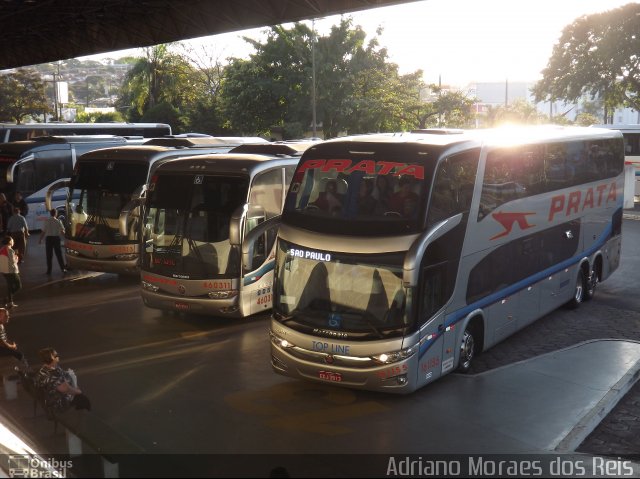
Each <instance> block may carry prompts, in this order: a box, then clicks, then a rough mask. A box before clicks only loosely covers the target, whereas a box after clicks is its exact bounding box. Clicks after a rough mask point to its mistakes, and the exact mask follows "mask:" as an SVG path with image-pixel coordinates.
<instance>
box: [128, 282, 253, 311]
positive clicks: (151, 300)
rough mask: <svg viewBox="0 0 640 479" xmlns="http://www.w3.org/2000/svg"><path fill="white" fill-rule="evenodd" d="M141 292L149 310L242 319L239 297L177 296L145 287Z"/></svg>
mask: <svg viewBox="0 0 640 479" xmlns="http://www.w3.org/2000/svg"><path fill="white" fill-rule="evenodd" d="M140 291H141V295H142V301H143V302H144V304H145V306H148V307H149V308H154V309H160V310H162V311H178V312H182V313H193V314H203V315H212V316H224V317H230V318H239V317H241V313H240V308H239V306H238V296H235V297H233V298H229V299H211V298H206V297H196V298H194V297H186V296H175V295H172V294H167V293H163V292H162V291H155V292H154V291H149V290H148V289H145V287H144V286H143V287H142V288H141V290H140Z"/></svg>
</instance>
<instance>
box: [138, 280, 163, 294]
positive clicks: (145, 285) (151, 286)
mask: <svg viewBox="0 0 640 479" xmlns="http://www.w3.org/2000/svg"><path fill="white" fill-rule="evenodd" d="M141 284H142V287H143V288H144V289H146V290H148V291H151V292H152V293H155V292H156V291H158V290H159V289H160V287H159V286H156V285H155V284H151V283H148V282H146V281H142V282H141Z"/></svg>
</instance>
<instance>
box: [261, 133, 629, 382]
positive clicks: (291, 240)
mask: <svg viewBox="0 0 640 479" xmlns="http://www.w3.org/2000/svg"><path fill="white" fill-rule="evenodd" d="M623 170H624V148H623V141H622V135H621V134H620V132H617V131H610V130H604V129H596V128H565V127H554V126H550V127H529V128H512V129H496V130H478V131H470V132H459V133H458V134H447V135H441V134H428V133H427V134H421V133H415V134H414V133H405V134H387V135H384V134H381V135H367V136H356V137H350V138H343V139H338V140H333V141H326V142H324V143H321V144H319V145H317V146H313V147H311V148H309V149H308V150H307V151H306V152H305V154H304V155H303V157H302V158H301V160H300V163H299V165H298V167H297V169H296V172H295V175H294V178H293V181H292V184H291V187H290V189H289V194H288V196H287V199H286V202H285V207H284V210H283V214H282V219H281V224H280V227H279V230H278V239H277V246H276V267H275V276H274V305H273V315H272V320H271V329H270V337H271V364H272V366H273V369H274V371H276V372H277V373H280V374H283V375H286V376H290V377H294V378H301V379H308V380H313V381H318V382H324V383H332V384H337V385H342V386H348V387H352V388H360V389H368V390H376V391H388V392H393V393H408V392H411V391H414V390H415V389H417V388H419V387H421V386H424V385H425V384H427V383H430V382H432V381H434V380H435V379H437V378H439V377H441V376H442V375H444V374H447V373H449V372H451V371H454V370H456V369H457V370H459V371H463V372H464V371H468V370H469V369H470V367H471V363H472V360H473V358H474V357H475V356H476V355H477V354H479V353H480V352H481V351H483V350H485V349H487V348H489V347H491V346H492V345H494V344H496V343H497V342H499V341H501V340H503V339H505V338H506V337H508V336H509V335H511V334H513V333H514V332H515V331H517V330H519V329H521V328H523V327H525V326H526V325H528V324H530V323H531V322H533V321H535V320H536V319H538V318H540V317H541V316H543V315H545V314H547V313H549V312H550V311H552V310H554V309H555V308H558V307H559V306H562V305H565V304H566V305H568V306H571V307H577V306H578V305H580V303H582V302H583V301H584V300H586V299H589V298H591V297H592V296H593V295H594V293H595V289H596V286H597V284H598V282H599V281H602V280H605V279H606V278H607V277H608V276H609V275H610V274H611V273H612V272H613V271H614V270H615V269H616V268H617V267H618V264H619V261H620V250H621V227H622V205H623V196H624V195H623V189H624V174H623ZM329 196H331V197H332V199H331V200H328V199H327V198H328V197H329Z"/></svg>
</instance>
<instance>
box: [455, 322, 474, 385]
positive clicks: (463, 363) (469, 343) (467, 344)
mask: <svg viewBox="0 0 640 479" xmlns="http://www.w3.org/2000/svg"><path fill="white" fill-rule="evenodd" d="M474 334H475V331H474V329H473V328H471V327H470V325H469V324H468V325H467V327H466V328H465V330H464V334H463V335H462V342H461V343H460V360H459V361H458V372H461V373H468V372H469V371H470V370H471V363H472V362H473V358H474V357H475V352H476V338H475V336H474Z"/></svg>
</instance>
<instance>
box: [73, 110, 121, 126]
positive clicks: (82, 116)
mask: <svg viewBox="0 0 640 479" xmlns="http://www.w3.org/2000/svg"><path fill="white" fill-rule="evenodd" d="M75 121H76V122H78V123H108V122H112V121H117V122H121V121H124V117H123V116H122V114H121V113H120V112H118V111H114V112H112V113H85V112H81V113H78V115H77V116H76V120H75Z"/></svg>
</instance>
